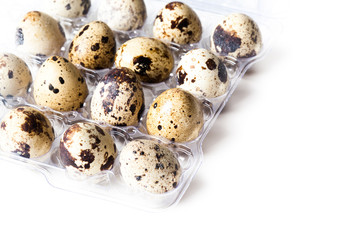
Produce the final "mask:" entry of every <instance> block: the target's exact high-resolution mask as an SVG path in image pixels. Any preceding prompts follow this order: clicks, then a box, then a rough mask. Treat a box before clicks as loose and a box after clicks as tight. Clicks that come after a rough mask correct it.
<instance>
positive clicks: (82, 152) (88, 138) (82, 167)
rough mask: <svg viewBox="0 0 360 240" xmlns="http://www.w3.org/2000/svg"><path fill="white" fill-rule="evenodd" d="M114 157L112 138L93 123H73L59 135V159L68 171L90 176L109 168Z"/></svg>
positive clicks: (114, 147)
mask: <svg viewBox="0 0 360 240" xmlns="http://www.w3.org/2000/svg"><path fill="white" fill-rule="evenodd" d="M115 158H116V145H115V143H114V140H113V138H112V137H111V135H110V134H109V133H108V132H107V131H106V130H105V129H103V128H102V127H100V126H98V125H96V124H94V123H89V122H81V123H75V124H74V125H72V126H71V127H69V128H68V129H67V130H66V131H65V132H64V134H63V135H62V137H61V140H60V159H61V162H62V164H63V165H64V166H65V168H66V169H67V170H68V171H69V172H70V173H81V174H82V175H84V176H91V175H94V174H96V173H99V172H101V171H105V170H110V169H111V168H112V167H113V164H114V161H115Z"/></svg>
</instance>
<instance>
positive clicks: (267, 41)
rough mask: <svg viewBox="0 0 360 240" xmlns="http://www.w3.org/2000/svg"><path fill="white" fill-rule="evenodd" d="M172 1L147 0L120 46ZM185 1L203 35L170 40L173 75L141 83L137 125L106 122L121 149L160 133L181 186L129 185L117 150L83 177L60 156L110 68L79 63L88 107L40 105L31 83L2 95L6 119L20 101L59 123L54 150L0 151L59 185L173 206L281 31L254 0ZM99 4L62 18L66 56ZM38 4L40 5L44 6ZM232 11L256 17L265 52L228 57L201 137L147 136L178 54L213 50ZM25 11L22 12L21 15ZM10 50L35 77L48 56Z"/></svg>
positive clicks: (142, 204) (0, 110)
mask: <svg viewBox="0 0 360 240" xmlns="http://www.w3.org/2000/svg"><path fill="white" fill-rule="evenodd" d="M168 2H170V1H162V0H148V1H145V4H146V7H147V20H146V23H145V25H144V27H143V28H142V29H140V30H136V31H131V32H117V33H115V34H116V40H117V48H119V47H120V46H121V44H122V43H124V42H125V41H126V40H128V39H132V38H135V37H138V36H148V37H151V36H152V23H153V21H154V19H155V17H156V15H157V14H158V12H159V11H160V9H161V8H163V7H164V6H165V5H166V4H167V3H168ZM182 2H184V3H186V4H188V5H189V6H191V7H192V8H193V9H194V10H195V11H196V13H197V14H198V16H199V17H200V20H201V23H202V26H203V37H202V40H201V41H200V42H199V43H197V44H191V45H187V46H179V45H176V44H172V45H171V46H170V47H171V49H172V52H173V55H174V58H175V65H174V69H173V72H172V73H171V75H170V78H169V79H168V80H167V81H165V82H162V83H159V84H143V89H144V94H145V111H144V113H143V115H142V118H141V121H140V123H139V125H138V126H136V127H113V126H110V125H102V126H103V127H105V128H107V129H109V131H111V134H112V136H113V137H114V139H115V142H116V146H117V148H118V153H120V152H121V150H122V148H123V147H124V146H125V145H126V143H128V142H129V141H131V140H132V139H137V138H145V139H149V138H150V139H157V140H159V141H161V142H163V143H164V144H165V145H167V146H168V147H169V148H170V149H171V150H172V151H173V152H174V153H175V155H176V156H177V158H178V160H179V162H180V164H181V167H182V169H183V174H182V176H181V178H180V181H179V183H178V186H177V188H175V189H174V190H172V191H169V192H167V193H164V194H152V193H147V192H143V191H139V190H133V189H131V188H129V187H128V186H127V185H126V184H125V183H124V181H123V180H122V178H121V173H120V167H119V165H120V163H119V161H118V160H119V156H118V157H117V159H116V161H115V164H114V167H113V168H112V170H109V171H104V172H102V173H100V174H97V175H94V176H92V177H87V178H85V179H82V180H79V179H77V178H74V176H72V175H70V174H69V173H68V172H67V171H66V169H65V168H64V166H62V164H61V162H60V161H59V142H60V137H61V135H62V133H63V132H64V131H65V130H66V129H67V128H68V127H69V126H70V125H72V124H74V123H76V122H79V121H91V122H92V120H91V119H90V113H89V112H90V109H89V106H90V99H91V96H92V92H93V91H94V88H95V86H96V84H97V82H98V81H99V80H100V78H101V77H102V76H103V75H104V74H106V73H107V72H108V71H109V70H99V71H91V70H88V69H84V68H82V67H81V66H78V67H79V68H80V69H81V70H82V72H83V75H84V77H85V78H86V81H87V84H88V88H89V92H90V94H89V96H88V98H87V99H86V102H85V104H84V107H83V108H82V109H80V110H79V111H73V112H65V113H61V112H56V111H53V110H51V109H49V108H44V107H42V108H40V107H38V106H36V105H35V101H34V99H33V96H32V92H33V88H32V87H30V89H29V92H28V95H27V97H26V98H11V99H4V98H1V99H0V100H2V102H0V119H2V118H3V117H4V116H5V114H6V113H7V112H8V111H10V109H12V108H15V107H16V106H20V105H30V106H33V107H35V108H38V109H40V110H41V111H43V112H44V114H45V115H46V116H47V117H48V118H49V120H50V121H51V123H52V125H53V127H54V129H55V134H56V139H55V141H54V143H53V145H52V148H51V150H50V151H49V152H48V153H47V154H46V155H44V156H42V157H40V158H33V159H27V158H23V157H19V156H17V155H16V154H9V153H5V152H0V159H2V160H8V161H11V162H15V163H18V164H21V165H24V166H26V167H29V168H31V169H36V170H38V171H40V172H41V173H42V174H43V175H44V176H45V178H46V179H47V181H48V182H49V183H50V184H51V185H52V186H54V187H56V188H60V189H64V190H67V191H71V192H76V193H81V194H85V195H88V196H93V197H97V198H101V199H105V200H109V201H113V202H117V203H121V204H126V205H130V206H133V207H136V208H141V209H145V210H149V211H154V210H159V209H164V208H167V207H170V206H173V205H175V204H176V203H177V202H179V200H180V199H181V197H182V196H183V195H184V193H185V191H186V189H187V188H188V186H189V184H190V182H191V180H192V178H193V177H194V175H195V174H196V172H197V170H198V169H199V167H200V165H201V163H202V161H203V152H202V143H203V140H204V138H205V137H206V135H207V133H208V132H209V130H210V129H211V127H212V126H213V124H214V122H215V120H216V119H217V117H218V115H219V114H220V112H221V110H222V109H223V108H224V106H225V104H226V103H227V101H228V100H229V98H230V96H231V95H232V93H233V92H234V90H235V89H236V87H237V85H238V84H239V82H240V80H241V79H242V77H243V76H244V74H245V72H246V71H247V70H248V69H249V68H250V66H251V65H252V64H253V63H255V62H256V61H259V60H260V59H262V58H263V57H264V56H265V55H266V53H267V52H268V51H269V49H270V47H271V45H272V42H273V40H274V39H275V37H276V36H277V35H278V34H279V29H280V28H279V23H278V22H277V21H276V19H273V18H271V17H267V16H264V15H262V14H261V13H259V12H257V9H258V8H256V7H254V6H252V7H251V8H249V9H250V11H249V10H248V9H247V8H245V7H244V6H243V5H240V4H239V5H236V4H235V5H234V4H232V1H222V2H221V3H218V2H217V1H216V3H208V2H207V1H201V0H194V1H182ZM214 2H215V1H214ZM97 5H98V1H95V0H93V5H92V8H91V11H90V13H89V14H88V16H87V17H86V18H81V19H77V20H76V21H73V22H71V21H69V20H67V19H60V21H61V23H62V25H63V26H64V29H65V31H66V35H67V41H66V43H65V45H64V46H63V48H62V53H61V54H60V55H61V56H64V57H67V52H68V48H69V45H70V43H71V41H72V39H73V37H74V35H75V33H76V31H77V30H78V29H79V28H80V27H81V26H82V25H84V24H85V23H87V22H90V21H93V20H96V9H97ZM30 10H36V9H29V10H28V11H30ZM39 10H40V11H41V10H42V9H39ZM45 12H46V11H45ZM234 12H239V13H245V14H247V15H249V16H250V17H252V18H253V19H254V20H255V22H256V23H257V24H258V26H259V28H260V31H261V34H262V38H263V47H262V50H261V52H260V53H259V54H258V55H257V56H255V57H251V58H244V59H241V60H237V59H233V58H226V59H225V65H226V67H227V71H228V77H229V81H231V84H230V87H229V89H228V91H227V92H226V94H224V95H223V96H220V97H217V98H214V99H206V98H202V99H201V101H202V104H203V108H204V113H205V122H204V127H203V129H202V130H201V133H200V135H199V137H198V138H196V139H195V140H193V141H190V142H185V143H172V142H170V141H168V140H166V139H163V138H158V137H154V136H149V135H148V134H147V132H146V124H145V121H146V114H147V111H148V108H149V106H150V104H151V103H152V102H153V100H154V99H155V98H156V97H157V96H158V95H159V94H160V93H161V92H163V91H165V90H166V89H169V88H173V87H176V79H175V70H176V67H177V65H178V63H179V61H180V58H181V57H182V56H183V55H184V54H185V53H186V52H187V51H189V50H190V49H194V48H205V49H208V50H210V35H211V32H212V30H213V29H214V28H215V26H216V25H217V24H218V23H219V22H220V21H221V20H222V19H223V18H224V16H226V15H228V14H230V13H234ZM25 14H26V12H22V13H19V21H20V19H21V17H22V16H23V15H25ZM14 35H15V29H14ZM12 53H14V54H16V55H17V56H19V57H21V58H23V59H24V60H25V61H26V62H27V64H28V66H29V67H30V68H31V71H32V75H33V79H34V78H35V76H36V72H37V70H38V68H39V67H40V66H41V65H40V62H41V61H42V60H44V59H36V58H34V57H32V56H27V55H24V54H22V53H20V52H16V51H12Z"/></svg>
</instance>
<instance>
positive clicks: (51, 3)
mask: <svg viewBox="0 0 360 240" xmlns="http://www.w3.org/2000/svg"><path fill="white" fill-rule="evenodd" d="M90 7H91V1H90V0H47V9H49V12H50V13H51V14H53V15H57V16H60V17H64V18H78V17H82V16H85V15H86V14H88V12H89V9H90Z"/></svg>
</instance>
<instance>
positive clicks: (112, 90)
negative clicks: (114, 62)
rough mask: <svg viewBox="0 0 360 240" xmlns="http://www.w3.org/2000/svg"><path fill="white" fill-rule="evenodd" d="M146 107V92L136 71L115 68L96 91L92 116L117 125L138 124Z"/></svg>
mask: <svg viewBox="0 0 360 240" xmlns="http://www.w3.org/2000/svg"><path fill="white" fill-rule="evenodd" d="M144 108H145V105H144V93H143V90H142V87H141V84H140V82H139V81H138V80H137V77H136V75H135V73H134V72H133V71H132V70H130V69H128V68H120V69H113V70H111V71H110V72H109V73H108V74H106V75H105V76H104V77H103V78H102V79H101V81H100V83H99V84H98V85H97V87H96V89H95V91H94V95H93V97H92V100H91V117H92V119H94V120H97V121H103V122H106V123H109V124H111V125H115V126H131V125H137V123H138V122H139V121H140V118H141V115H142V113H143V111H144Z"/></svg>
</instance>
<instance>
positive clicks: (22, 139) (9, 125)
mask: <svg viewBox="0 0 360 240" xmlns="http://www.w3.org/2000/svg"><path fill="white" fill-rule="evenodd" d="M54 139H55V136H54V129H53V128H52V126H51V123H50V121H49V120H48V119H47V117H46V116H45V115H44V114H43V113H42V112H40V111H39V110H37V109H34V108H32V107H28V106H21V107H17V108H15V109H13V110H11V111H10V112H9V113H8V114H6V116H5V117H4V118H3V119H2V121H1V124H0V147H1V149H2V150H3V151H5V152H14V153H17V154H19V155H20V156H22V157H25V158H36V157H40V156H42V155H44V154H46V153H47V152H49V150H50V148H51V145H52V143H53V141H54Z"/></svg>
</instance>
